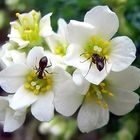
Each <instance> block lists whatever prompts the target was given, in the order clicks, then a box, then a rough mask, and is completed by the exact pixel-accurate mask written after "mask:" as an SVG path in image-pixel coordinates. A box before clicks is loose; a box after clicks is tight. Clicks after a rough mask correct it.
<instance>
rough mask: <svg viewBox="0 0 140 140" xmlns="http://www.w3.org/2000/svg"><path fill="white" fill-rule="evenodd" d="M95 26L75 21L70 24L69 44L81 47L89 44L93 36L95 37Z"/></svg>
mask: <svg viewBox="0 0 140 140" xmlns="http://www.w3.org/2000/svg"><path fill="white" fill-rule="evenodd" d="M95 34H96V31H95V28H94V26H92V25H90V24H88V23H85V22H79V21H75V20H71V21H70V23H69V24H68V41H69V43H75V44H79V45H80V46H81V47H83V45H85V44H86V43H87V41H88V40H89V39H90V37H91V36H93V35H95Z"/></svg>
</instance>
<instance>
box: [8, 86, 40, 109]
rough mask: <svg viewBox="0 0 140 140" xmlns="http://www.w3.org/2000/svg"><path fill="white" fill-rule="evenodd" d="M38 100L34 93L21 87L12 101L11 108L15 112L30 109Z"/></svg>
mask: <svg viewBox="0 0 140 140" xmlns="http://www.w3.org/2000/svg"><path fill="white" fill-rule="evenodd" d="M37 99H38V96H36V95H34V93H33V92H31V91H29V90H27V89H25V88H24V86H21V87H20V88H19V89H18V90H17V92H16V93H15V94H14V96H13V98H12V99H11V101H10V107H11V108H13V109H14V110H17V109H21V108H24V107H28V106H30V105H31V104H33V103H34V102H35V101H36V100H37Z"/></svg>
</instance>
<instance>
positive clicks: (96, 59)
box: [80, 53, 106, 76]
mask: <svg viewBox="0 0 140 140" xmlns="http://www.w3.org/2000/svg"><path fill="white" fill-rule="evenodd" d="M83 54H86V53H83ZM83 54H81V55H80V56H82V55H83ZM89 59H91V62H90V65H89V69H88V71H87V74H88V73H89V71H90V69H91V66H92V63H94V64H95V65H96V67H97V69H98V70H99V71H102V70H103V68H104V66H105V63H106V58H105V57H102V56H100V55H99V54H92V55H91V56H90V57H89V58H88V59H86V60H84V61H83V62H86V61H87V60H89ZM83 62H81V63H83ZM87 74H86V75H87ZM86 75H85V76H86Z"/></svg>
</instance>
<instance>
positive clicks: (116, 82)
mask: <svg viewBox="0 0 140 140" xmlns="http://www.w3.org/2000/svg"><path fill="white" fill-rule="evenodd" d="M106 80H108V81H109V83H110V85H111V86H115V87H118V88H122V89H127V90H131V91H134V90H136V89H137V88H139V87H140V69H138V68H137V67H134V66H129V67H128V68H127V69H125V70H123V71H120V72H111V73H110V74H109V75H108V77H107V79H106Z"/></svg>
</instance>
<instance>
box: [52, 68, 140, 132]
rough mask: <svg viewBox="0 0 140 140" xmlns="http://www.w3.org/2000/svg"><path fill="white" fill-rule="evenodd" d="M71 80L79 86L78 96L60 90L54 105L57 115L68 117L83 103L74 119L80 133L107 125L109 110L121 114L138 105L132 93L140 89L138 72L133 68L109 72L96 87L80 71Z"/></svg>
mask: <svg viewBox="0 0 140 140" xmlns="http://www.w3.org/2000/svg"><path fill="white" fill-rule="evenodd" d="M73 80H74V81H75V83H76V85H78V87H79V89H77V91H80V90H81V95H80V94H79V95H78V94H73V93H69V94H67V93H65V94H63V93H61V91H59V92H60V93H61V94H56V95H55V98H54V105H55V108H56V110H57V111H58V112H59V113H61V114H63V115H64V116H70V115H72V114H73V113H74V112H75V111H76V110H77V109H78V107H79V106H80V105H81V104H82V106H81V108H80V110H79V113H78V117H77V121H78V127H79V129H80V130H81V131H82V132H89V131H92V130H94V129H97V128H100V127H102V126H104V125H106V124H107V123H108V120H109V111H110V112H112V113H114V114H116V115H124V114H126V113H128V112H130V111H131V110H132V109H133V108H134V107H135V105H136V104H137V103H139V96H138V95H137V94H136V93H134V92H133V91H134V90H136V89H137V88H138V87H139V86H140V70H139V69H138V68H136V67H133V66H130V67H129V68H128V69H126V70H124V71H121V72H116V73H115V72H111V73H110V74H109V75H108V77H107V78H106V79H105V80H104V81H103V82H101V83H100V84H99V85H94V84H90V83H89V82H88V81H87V80H85V78H84V77H83V76H82V74H81V73H80V72H79V70H76V71H75V72H74V74H73ZM83 89H84V91H83Z"/></svg>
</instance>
